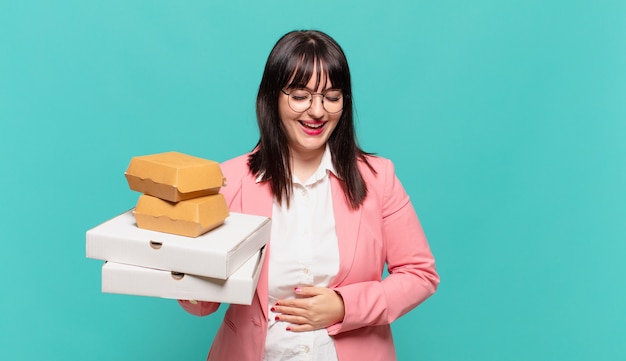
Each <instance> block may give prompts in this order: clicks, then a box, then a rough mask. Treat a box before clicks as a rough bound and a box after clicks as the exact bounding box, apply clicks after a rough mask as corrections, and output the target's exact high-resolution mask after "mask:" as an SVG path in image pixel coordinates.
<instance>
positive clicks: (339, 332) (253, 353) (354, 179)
mask: <svg viewBox="0 0 626 361" xmlns="http://www.w3.org/2000/svg"><path fill="white" fill-rule="evenodd" d="M257 120H258V126H259V130H260V140H259V142H258V144H257V145H256V147H255V148H254V149H253V151H252V152H251V153H249V154H245V155H242V156H240V157H237V158H235V159H231V160H229V161H227V162H225V163H223V164H222V165H221V166H222V172H223V173H224V176H225V177H226V179H227V180H228V185H227V186H226V187H224V188H222V192H223V193H224V196H225V197H226V199H227V202H228V205H229V207H230V210H231V211H233V212H240V213H248V214H257V215H263V216H267V217H271V218H272V230H271V232H272V233H271V239H270V242H269V243H268V245H267V247H266V252H267V253H266V257H265V263H264V265H263V268H262V270H261V275H260V279H259V283H258V285H257V290H256V294H255V297H254V300H253V303H252V305H250V306H243V305H230V306H229V308H228V310H227V311H226V314H225V316H224V321H223V323H222V325H221V327H220V329H219V331H218V332H217V335H216V337H215V340H214V342H213V346H212V347H211V351H210V352H209V356H208V360H219V361H225V360H233V361H247V360H254V361H261V360H268V361H270V360H296V359H297V360H300V359H301V357H304V356H306V357H310V358H307V359H310V360H320V361H322V360H323V361H328V360H339V361H347V360H368V361H374V360H380V361H390V360H395V359H396V356H395V350H394V346H393V340H392V335H391V328H390V324H391V322H393V321H394V320H395V319H397V318H398V317H400V316H402V315H403V314H405V313H406V312H408V311H410V310H411V309H413V308H414V307H416V306H417V305H418V304H420V303H421V302H422V301H424V300H425V299H427V298H428V297H429V296H430V295H432V294H433V293H434V292H435V290H436V288H437V285H438V283H439V276H438V275H437V273H436V271H435V263H434V259H433V256H432V254H431V252H430V249H429V246H428V243H427V241H426V238H425V236H424V232H423V231H422V228H421V226H420V223H419V221H418V218H417V216H416V214H415V211H414V209H413V206H412V205H411V203H410V201H409V197H408V196H407V194H406V192H405V191H404V189H403V187H402V185H401V184H400V182H399V180H398V179H397V178H396V176H395V173H394V169H393V165H392V163H391V162H390V161H389V160H386V159H384V158H381V157H376V156H373V155H371V154H368V153H365V152H364V151H363V150H361V149H360V148H359V146H358V145H357V142H356V136H355V130H354V123H353V117H352V92H351V82H350V71H349V68H348V63H347V60H346V57H345V55H344V53H343V51H342V49H341V48H340V46H339V45H338V44H337V43H336V42H335V41H334V40H333V39H332V38H330V37H329V36H328V35H326V34H324V33H322V32H319V31H294V32H290V33H288V34H286V35H284V36H283V37H282V38H281V39H280V40H279V41H278V42H277V43H276V45H275V46H274V48H273V49H272V51H271V53H270V55H269V58H268V60H267V63H266V66H265V71H264V73H263V78H262V80H261V84H260V87H259V92H258V97H257ZM385 264H387V267H388V271H389V275H388V276H387V277H386V278H385V279H382V274H383V271H384V266H385ZM179 302H180V304H181V305H182V306H183V308H184V309H185V310H187V311H188V312H190V313H192V314H194V315H199V316H203V315H207V314H210V313H212V312H215V311H216V310H217V308H218V307H219V304H216V303H210V302H195V301H192V302H190V301H184V300H181V301H179Z"/></svg>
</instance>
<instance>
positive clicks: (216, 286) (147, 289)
mask: <svg viewBox="0 0 626 361" xmlns="http://www.w3.org/2000/svg"><path fill="white" fill-rule="evenodd" d="M264 257H265V249H264V248H262V249H260V250H258V251H257V253H256V254H255V255H253V256H252V257H250V258H249V259H248V260H247V261H246V262H245V263H244V264H243V265H242V266H241V267H240V268H239V269H238V270H237V271H236V272H235V273H233V274H232V275H231V276H230V277H229V278H228V279H227V280H222V279H217V278H210V277H202V276H196V275H190V274H185V273H179V272H170V271H163V270H158V269H151V268H145V267H137V266H130V265H125V264H120V263H114V262H106V263H105V264H104V265H103V266H102V292H105V293H118V294H129V295H137V296H151V297H161V298H172V299H183V300H198V301H212V302H223V303H233V304H242V305H250V304H251V303H252V297H253V296H254V291H255V289H256V285H257V282H258V280H259V274H260V271H261V267H262V265H263V258H264Z"/></svg>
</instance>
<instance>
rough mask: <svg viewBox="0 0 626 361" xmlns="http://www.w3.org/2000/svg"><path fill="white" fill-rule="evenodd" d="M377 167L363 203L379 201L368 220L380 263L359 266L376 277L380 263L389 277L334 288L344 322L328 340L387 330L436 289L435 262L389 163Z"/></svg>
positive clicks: (329, 330)
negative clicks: (374, 222) (378, 243)
mask: <svg viewBox="0 0 626 361" xmlns="http://www.w3.org/2000/svg"><path fill="white" fill-rule="evenodd" d="M382 163H383V165H382V166H381V167H380V168H378V169H377V172H378V174H377V176H376V177H375V178H376V180H374V181H372V182H371V183H368V192H369V194H368V197H370V196H371V197H377V198H378V200H377V202H378V204H380V207H379V209H380V215H378V216H377V215H367V219H368V220H370V219H376V218H378V222H380V227H381V228H380V229H381V231H380V234H381V237H382V242H383V245H384V250H385V251H384V252H383V256H384V258H385V259H384V260H380V259H368V260H362V261H363V262H371V267H380V271H381V273H382V269H383V267H384V265H383V264H381V263H386V264H387V270H388V272H389V275H388V276H387V277H385V278H384V279H382V280H380V279H378V280H359V281H348V280H347V282H344V283H343V284H342V285H339V286H338V287H336V288H335V290H336V291H337V292H338V293H339V294H340V295H341V297H342V298H343V300H344V304H345V317H344V320H343V321H342V322H341V323H338V324H336V325H333V326H330V327H329V328H328V332H329V334H330V335H336V334H338V333H341V332H346V331H350V330H355V329H358V328H361V327H365V326H377V325H388V324H390V323H391V322H393V321H394V320H396V319H397V318H399V317H400V316H402V315H404V314H406V313H407V312H409V311H410V310H412V309H413V308H415V307H417V306H418V305H419V304H420V303H422V302H423V301H424V300H426V299H427V298H428V297H430V296H431V295H432V294H433V293H434V292H435V291H436V289H437V286H438V284H439V275H438V274H437V272H436V269H435V260H434V257H433V255H432V253H431V250H430V247H429V245H428V242H427V240H426V236H425V234H424V231H423V229H422V226H421V224H420V222H419V219H418V217H417V214H416V212H415V210H414V208H413V205H412V204H411V202H410V200H409V196H408V195H407V193H406V191H405V190H404V188H403V186H402V185H401V183H400V181H399V179H398V178H397V176H396V174H395V171H394V168H393V164H392V163H391V161H389V160H383V161H382ZM373 187H377V188H380V189H382V192H381V190H380V189H371V188H373ZM363 217H366V216H363ZM359 241H361V239H359ZM381 261H384V262H381Z"/></svg>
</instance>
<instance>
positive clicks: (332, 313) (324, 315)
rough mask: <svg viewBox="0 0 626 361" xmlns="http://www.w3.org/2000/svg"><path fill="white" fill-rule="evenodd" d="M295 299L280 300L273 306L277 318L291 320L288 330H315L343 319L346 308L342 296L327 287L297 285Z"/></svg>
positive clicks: (284, 320) (283, 320)
mask: <svg viewBox="0 0 626 361" xmlns="http://www.w3.org/2000/svg"><path fill="white" fill-rule="evenodd" d="M294 292H295V293H296V298H295V299H286V300H279V301H278V302H276V304H275V305H274V306H273V307H272V312H274V313H277V314H278V315H277V316H276V320H278V321H282V322H289V323H290V324H291V325H289V327H287V330H289V331H294V332H303V331H313V330H319V329H322V328H326V327H328V326H331V325H334V324H336V323H338V322H341V321H343V317H344V314H345V308H344V304H343V299H342V298H341V296H340V295H339V294H338V293H337V292H335V291H333V290H332V289H330V288H325V287H296V288H295V289H294Z"/></svg>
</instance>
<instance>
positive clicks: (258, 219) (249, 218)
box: [86, 209, 271, 279]
mask: <svg viewBox="0 0 626 361" xmlns="http://www.w3.org/2000/svg"><path fill="white" fill-rule="evenodd" d="M132 212H133V209H131V210H129V211H127V212H125V213H123V214H121V215H119V216H117V217H115V218H113V219H111V220H108V221H106V222H104V223H102V224H101V225H99V226H97V227H94V228H92V229H90V230H88V231H87V233H86V239H87V241H86V254H87V257H88V258H94V259H100V260H105V261H111V262H117V263H124V264H129V265H135V266H141V267H150V268H156V269H162V270H166V271H177V272H183V273H190V274H195V275H200V276H206V277H215V278H221V279H226V278H228V277H229V276H230V275H232V274H233V273H234V272H235V271H236V270H237V269H238V268H239V267H240V266H241V265H242V264H243V263H244V262H245V261H246V260H248V258H250V256H251V255H253V254H254V253H256V252H257V251H258V250H259V249H260V248H261V247H263V246H264V245H265V244H266V243H267V241H268V240H269V238H270V230H271V220H270V218H267V217H263V216H256V215H250V214H243V213H235V212H231V213H230V215H229V216H228V217H227V218H226V220H225V221H224V224H222V225H221V226H219V227H217V228H215V229H213V230H211V231H209V232H208V233H205V234H203V235H201V236H199V237H196V238H191V237H186V236H180V235H175V234H169V233H162V232H157V231H151V230H147V229H141V228H138V227H137V225H136V224H135V218H134V217H133V214H132Z"/></svg>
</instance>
